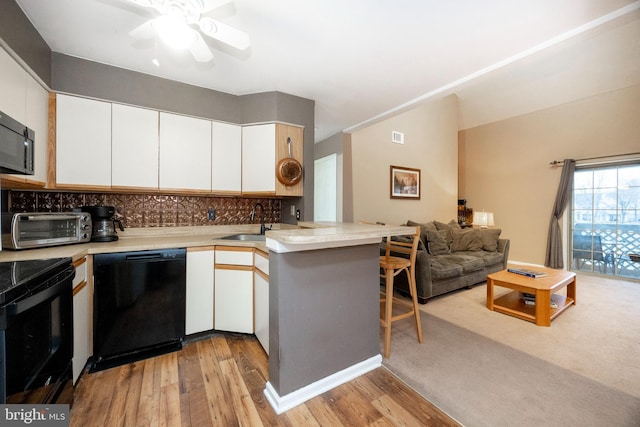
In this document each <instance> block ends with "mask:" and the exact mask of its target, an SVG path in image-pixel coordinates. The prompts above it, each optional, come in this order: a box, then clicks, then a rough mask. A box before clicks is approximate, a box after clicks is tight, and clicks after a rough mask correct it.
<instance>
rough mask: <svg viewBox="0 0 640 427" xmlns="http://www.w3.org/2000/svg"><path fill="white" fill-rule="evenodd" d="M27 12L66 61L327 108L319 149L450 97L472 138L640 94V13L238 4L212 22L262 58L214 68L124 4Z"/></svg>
mask: <svg viewBox="0 0 640 427" xmlns="http://www.w3.org/2000/svg"><path fill="white" fill-rule="evenodd" d="M16 1H17V3H18V4H19V5H20V6H21V7H22V9H23V10H24V12H25V14H26V15H27V16H28V17H29V19H30V20H31V22H32V23H33V24H34V26H35V27H36V29H37V30H38V31H39V32H40V34H41V35H42V37H43V38H44V39H45V41H46V42H47V43H48V44H49V46H50V48H51V49H52V50H53V51H55V52H60V53H63V54H67V55H71V56H77V57H80V58H85V59H89V60H92V61H97V62H100V63H105V64H110V65H114V66H118V67H122V68H126V69H130V70H134V71H139V72H142V73H147V74H152V75H155V76H160V77H164V78H168V79H172V80H178V81H181V82H185V83H190V84H193V85H197V86H202V87H206V88H210V89H214V90H218V91H222V92H226V93H230V94H235V95H244V94H251V93H259V92H269V91H280V92H285V93H288V94H292V95H296V96H300V97H303V98H308V99H312V100H315V102H316V109H315V123H316V130H315V135H316V141H320V140H323V139H325V138H327V137H329V136H332V135H334V134H336V133H338V132H340V131H347V132H348V131H352V130H355V129H358V128H359V127H360V126H363V125H366V124H369V123H372V122H374V121H376V120H378V119H381V118H384V117H386V116H388V115H389V114H393V113H395V112H398V111H402V110H403V109H406V108H410V107H411V106H413V105H415V104H416V103H418V102H421V101H425V100H429V99H433V98H436V97H440V96H443V95H448V94H451V93H455V94H456V95H457V96H458V97H459V99H460V103H459V106H460V118H461V119H460V128H461V129H464V128H469V127H473V126H477V125H480V124H483V123H488V122H492V121H495V120H499V119H503V118H506V117H511V116H514V115H517V114H522V113H526V112H530V111H534V110H537V109H540V108H546V107H548V106H551V105H557V104H561V103H565V102H569V101H572V100H575V99H580V98H583V97H586V96H591V95H594V94H597V93H602V92H607V91H610V90H615V89H618V88H622V87H627V86H631V85H635V84H640V1H632V0H563V1H557V0H483V1H477V0H449V1H443V0H404V1H391V0H386V1H385V0H349V1H344V0H235V1H234V2H233V3H232V4H231V5H230V6H231V7H229V5H228V6H225V7H222V8H219V9H217V10H214V11H213V12H211V13H210V14H209V16H211V17H213V18H215V19H220V20H221V21H223V22H224V23H226V24H228V25H231V26H234V27H236V28H238V29H240V30H242V31H244V32H246V33H248V34H249V36H250V37H251V47H250V48H249V50H248V51H246V52H238V51H233V50H232V49H230V48H228V47H225V46H221V45H220V44H217V42H215V41H213V40H209V41H208V44H209V46H210V47H211V48H212V51H213V53H214V55H215V58H214V60H213V61H212V62H210V63H207V64H203V63H197V62H195V61H194V60H193V58H192V57H191V56H190V55H189V54H184V53H182V54H181V53H176V52H171V51H170V50H168V49H167V48H165V47H164V46H162V44H161V43H160V42H157V43H155V42H154V41H153V40H150V41H141V40H134V39H133V38H131V37H130V36H129V34H128V33H129V32H130V31H131V30H133V29H134V28H136V27H137V26H139V25H141V24H142V23H144V22H145V21H146V20H147V19H149V18H152V17H154V16H153V15H152V13H151V10H150V9H145V8H140V7H137V6H135V5H132V4H131V3H128V2H126V1H125V0H56V1H51V0H49V1H42V0H16ZM206 1H217V0H206ZM156 56H157V57H159V59H160V63H161V64H160V67H156V66H155V65H153V64H152V62H151V60H152V59H153V58H154V57H156Z"/></svg>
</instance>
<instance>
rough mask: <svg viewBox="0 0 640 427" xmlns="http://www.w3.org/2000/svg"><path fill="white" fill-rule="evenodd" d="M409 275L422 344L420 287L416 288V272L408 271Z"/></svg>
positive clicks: (414, 311) (417, 327)
mask: <svg viewBox="0 0 640 427" xmlns="http://www.w3.org/2000/svg"><path fill="white" fill-rule="evenodd" d="M407 274H408V275H409V290H410V292H411V299H412V300H413V314H414V317H415V318H416V330H417V333H418V342H419V343H422V323H421V322H420V308H419V307H418V287H417V286H416V275H415V272H414V271H411V272H409V271H407Z"/></svg>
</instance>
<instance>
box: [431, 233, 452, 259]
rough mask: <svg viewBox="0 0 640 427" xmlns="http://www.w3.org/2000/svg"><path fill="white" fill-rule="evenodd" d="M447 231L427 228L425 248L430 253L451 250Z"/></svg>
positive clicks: (434, 253) (438, 253) (446, 252)
mask: <svg viewBox="0 0 640 427" xmlns="http://www.w3.org/2000/svg"><path fill="white" fill-rule="evenodd" d="M448 233H449V232H448V231H447V230H440V231H433V230H427V250H428V251H429V253H430V254H431V255H443V254H448V253H449V252H451V249H450V248H449V241H448Z"/></svg>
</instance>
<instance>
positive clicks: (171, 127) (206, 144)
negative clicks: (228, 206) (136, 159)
mask: <svg viewBox="0 0 640 427" xmlns="http://www.w3.org/2000/svg"><path fill="white" fill-rule="evenodd" d="M160 188H161V189H189V190H198V191H207V192H208V191H211V121H209V120H202V119H197V118H193V117H187V116H180V115H177V114H170V113H162V112H161V113H160Z"/></svg>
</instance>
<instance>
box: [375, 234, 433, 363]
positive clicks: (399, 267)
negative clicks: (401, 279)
mask: <svg viewBox="0 0 640 427" xmlns="http://www.w3.org/2000/svg"><path fill="white" fill-rule="evenodd" d="M419 242H420V227H416V231H415V234H413V235H412V240H411V242H403V241H398V240H392V239H391V237H390V236H389V237H387V242H386V249H385V255H383V256H380V269H381V274H380V277H384V278H385V289H384V291H383V292H381V298H380V325H381V326H382V327H383V328H384V357H387V358H388V357H389V354H390V353H391V325H392V323H393V322H396V321H398V320H402V319H406V318H409V317H415V322H416V330H417V335H418V342H419V343H422V342H423V339H422V324H421V323H420V309H419V308H418V295H417V290H416V274H415V265H416V254H417V251H418V244H419ZM393 253H397V254H407V255H409V258H404V257H402V256H394V255H392V254H393ZM403 271H404V272H405V273H406V274H407V279H408V283H409V293H410V294H411V299H412V301H411V302H410V303H409V302H407V301H406V300H401V299H399V298H397V297H394V296H393V284H394V278H395V277H396V276H397V275H398V274H400V273H402V272H403ZM394 303H396V304H400V305H403V306H404V307H405V308H407V311H403V312H402V313H400V314H396V315H395V316H394V315H393V304H394Z"/></svg>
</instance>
